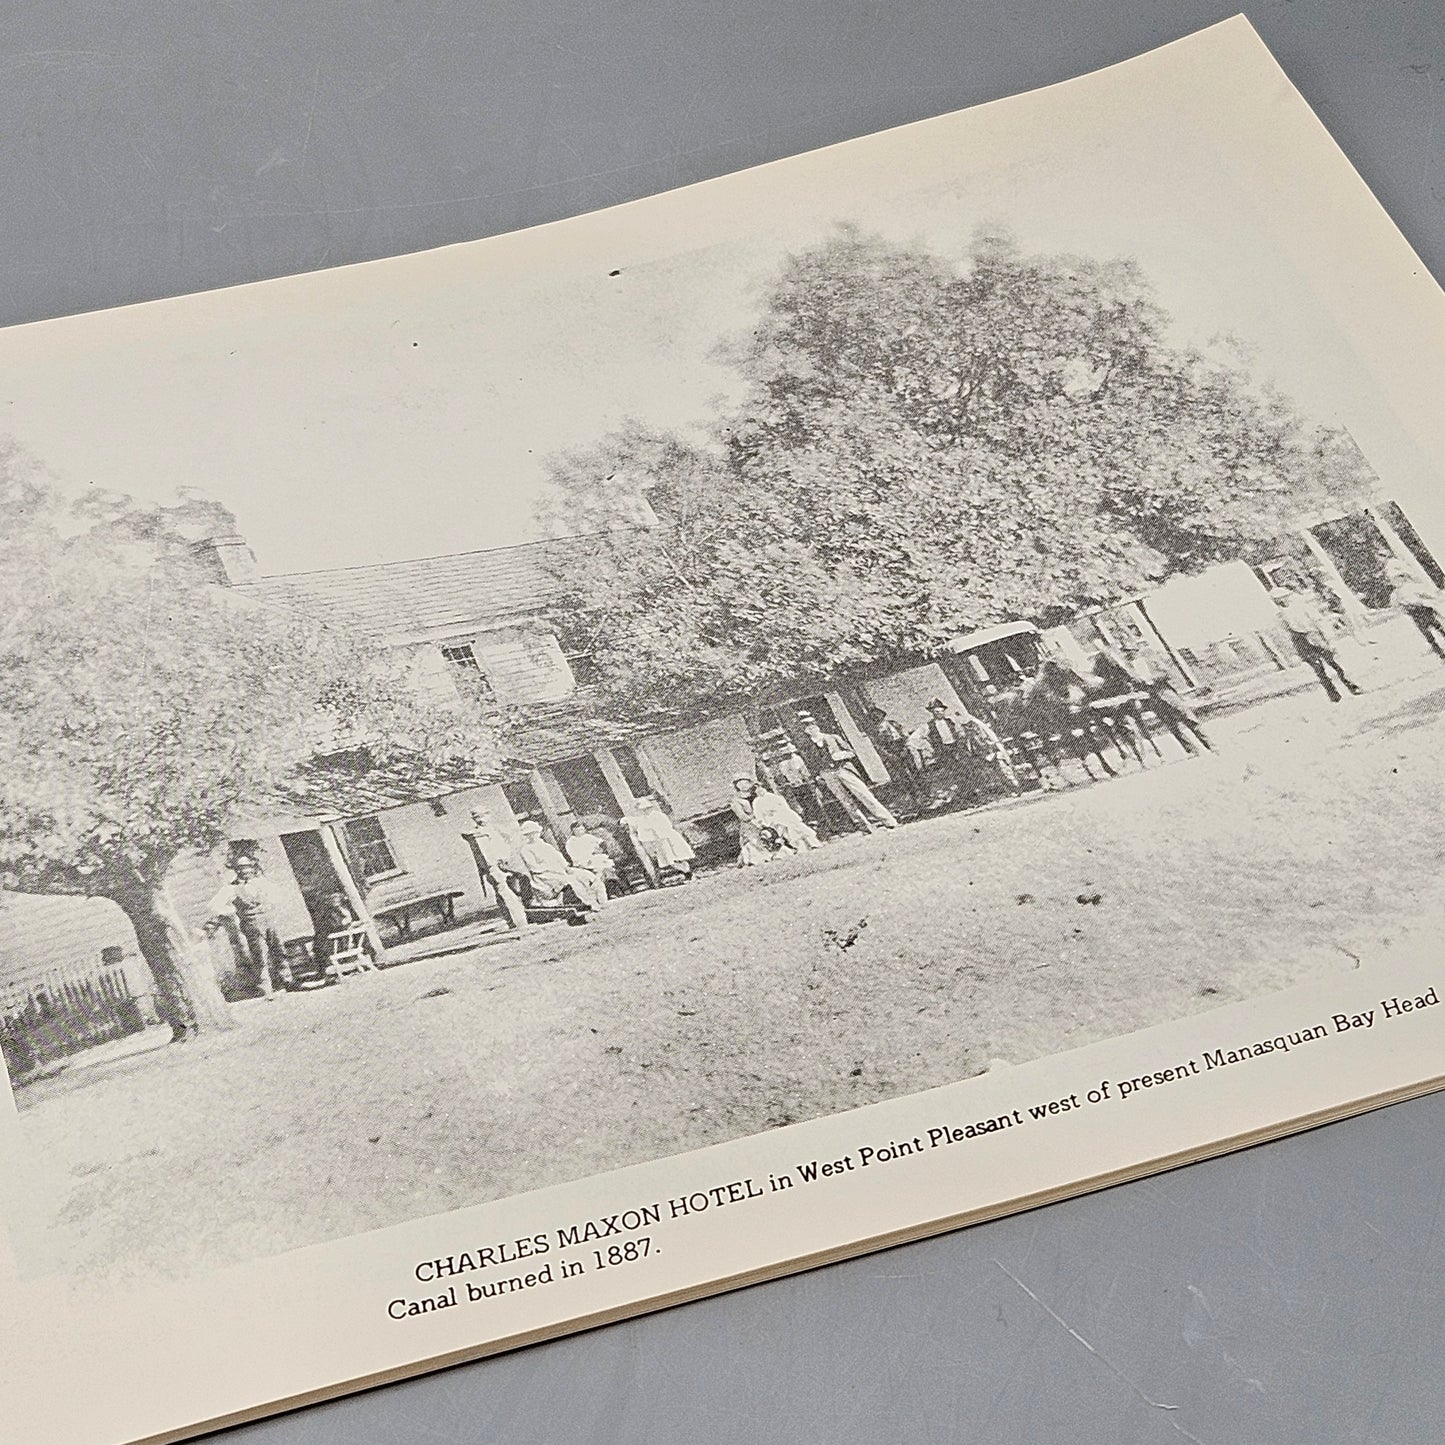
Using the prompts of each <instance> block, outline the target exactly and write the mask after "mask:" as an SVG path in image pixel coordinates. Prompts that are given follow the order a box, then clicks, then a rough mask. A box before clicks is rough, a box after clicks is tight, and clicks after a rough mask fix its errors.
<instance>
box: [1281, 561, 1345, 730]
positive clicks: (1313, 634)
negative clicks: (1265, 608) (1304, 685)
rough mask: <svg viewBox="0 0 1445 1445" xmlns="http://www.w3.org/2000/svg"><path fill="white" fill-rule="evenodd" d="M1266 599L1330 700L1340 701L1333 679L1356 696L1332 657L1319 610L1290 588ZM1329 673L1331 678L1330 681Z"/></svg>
mask: <svg viewBox="0 0 1445 1445" xmlns="http://www.w3.org/2000/svg"><path fill="white" fill-rule="evenodd" d="M1269 595H1270V597H1271V598H1272V599H1273V600H1274V605H1275V606H1276V607H1278V608H1279V615H1280V620H1281V621H1282V622H1283V623H1284V625H1285V627H1286V629H1287V630H1288V632H1289V636H1290V641H1291V642H1292V643H1294V650H1295V651H1296V652H1297V653H1299V655H1300V657H1301V658H1302V659H1303V660H1304V661H1305V662H1307V663H1308V664H1309V665H1310V667H1311V669H1312V670H1313V671H1314V675H1315V676H1316V677H1317V678H1318V679H1319V682H1320V686H1321V687H1322V688H1324V690H1325V694H1326V696H1327V697H1328V698H1329V700H1330V701H1331V702H1339V700H1340V689H1339V687H1337V686H1336V685H1335V679H1336V678H1338V680H1339V682H1340V684H1341V685H1342V686H1343V687H1344V689H1345V691H1346V692H1348V693H1350V694H1352V695H1358V694H1359V692H1360V688H1359V687H1358V686H1357V685H1356V684H1355V683H1353V682H1351V681H1350V679H1349V678H1348V677H1346V676H1345V670H1344V668H1343V667H1342V666H1341V665H1340V659H1339V657H1338V656H1337V655H1336V653H1335V648H1334V643H1333V642H1332V641H1331V640H1330V635H1329V633H1328V632H1327V631H1326V630H1325V622H1324V618H1323V617H1322V616H1321V614H1320V610H1319V607H1318V606H1317V605H1316V604H1315V603H1314V602H1312V601H1311V600H1310V599H1309V598H1308V597H1306V596H1304V594H1303V593H1300V592H1296V591H1294V590H1293V589H1291V588H1289V587H1276V588H1274V589H1273V590H1272V591H1271V592H1270V594H1269ZM1331 673H1333V674H1334V676H1333V677H1332V676H1331Z"/></svg>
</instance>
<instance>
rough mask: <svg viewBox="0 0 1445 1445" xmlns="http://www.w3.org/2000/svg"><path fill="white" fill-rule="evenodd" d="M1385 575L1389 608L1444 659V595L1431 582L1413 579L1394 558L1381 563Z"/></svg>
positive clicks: (1406, 565) (1406, 568)
mask: <svg viewBox="0 0 1445 1445" xmlns="http://www.w3.org/2000/svg"><path fill="white" fill-rule="evenodd" d="M1385 576H1386V578H1387V579H1388V581H1389V583H1390V606H1391V607H1393V608H1395V609H1396V611H1398V612H1403V613H1404V614H1405V616H1406V617H1408V618H1409V619H1410V621H1411V622H1413V623H1414V624H1415V626H1416V627H1418V628H1419V629H1420V635H1421V636H1422V637H1423V638H1424V639H1425V641H1426V642H1428V643H1429V644H1430V647H1431V650H1432V651H1433V652H1434V653H1435V655H1436V656H1437V657H1439V658H1442V659H1445V646H1442V645H1441V642H1442V639H1445V621H1442V620H1441V613H1442V611H1445V592H1441V591H1440V589H1439V588H1438V587H1436V586H1435V585H1434V584H1433V583H1431V582H1428V581H1426V580H1425V578H1423V577H1420V576H1417V575H1416V574H1415V573H1414V572H1413V571H1411V569H1410V567H1409V565H1408V564H1407V563H1405V562H1402V561H1401V560H1400V559H1399V558H1398V557H1396V558H1395V559H1393V560H1392V561H1390V562H1387V563H1386V564H1385Z"/></svg>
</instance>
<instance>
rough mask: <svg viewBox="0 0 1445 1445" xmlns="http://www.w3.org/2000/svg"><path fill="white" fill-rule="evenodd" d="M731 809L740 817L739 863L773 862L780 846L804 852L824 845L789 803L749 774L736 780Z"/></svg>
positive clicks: (740, 864) (751, 864) (740, 775)
mask: <svg viewBox="0 0 1445 1445" xmlns="http://www.w3.org/2000/svg"><path fill="white" fill-rule="evenodd" d="M733 794H734V797H733V799H732V810H733V813H734V815H735V816H736V818H737V820H738V866H739V867H740V868H748V867H751V866H753V865H754V864H757V863H770V862H771V861H772V860H773V859H774V858H775V857H776V856H777V854H778V852H779V850H780V849H783V848H786V849H787V850H788V851H789V852H790V853H801V852H803V851H804V850H805V849H813V848H821V847H822V846H823V844H822V842H821V840H820V839H819V837H818V835H817V834H816V833H815V832H814V831H813V830H812V829H811V828H810V827H809V826H808V825H807V824H806V823H805V822H804V821H803V820H802V818H800V817H799V816H798V814H797V813H795V812H794V811H793V809H792V808H790V807H789V806H788V804H787V802H786V801H785V800H784V799H783V798H780V797H779V796H778V795H777V794H776V793H774V792H770V791H769V790H768V789H767V788H762V787H759V786H758V784H757V781H756V780H755V779H754V778H752V777H750V776H749V775H748V774H747V773H739V774H738V776H737V777H736V778H734V779H733Z"/></svg>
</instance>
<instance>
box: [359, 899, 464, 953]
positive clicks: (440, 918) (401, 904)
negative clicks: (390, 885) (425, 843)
mask: <svg viewBox="0 0 1445 1445" xmlns="http://www.w3.org/2000/svg"><path fill="white" fill-rule="evenodd" d="M463 893H464V890H463V889H460V888H438V889H436V890H435V891H434V892H431V893H411V894H408V895H407V896H406V897H404V898H393V899H392V900H391V902H389V903H383V904H381V906H380V907H377V908H373V909H372V910H371V915H372V917H373V918H375V919H376V921H377V923H378V924H379V923H381V922H382V920H383V919H384V920H385V921H386V922H387V923H389V924H391V925H392V927H394V928H395V929H396V932H397V936H398V937H399V938H400V939H401V940H402V941H403V942H406V941H407V940H408V939H410V937H411V930H412V924H413V923H414V922H415V920H416V915H417V914H419V913H426V912H428V911H429V910H431V909H435V910H436V916H437V922H438V924H439V925H440V926H441V927H443V928H449V927H451V925H452V924H453V923H455V922H456V917H457V899H458V898H461V897H462V896H463Z"/></svg>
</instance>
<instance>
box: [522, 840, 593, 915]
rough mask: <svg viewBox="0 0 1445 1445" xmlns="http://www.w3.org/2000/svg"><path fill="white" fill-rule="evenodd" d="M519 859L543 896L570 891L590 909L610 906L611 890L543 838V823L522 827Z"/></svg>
mask: <svg viewBox="0 0 1445 1445" xmlns="http://www.w3.org/2000/svg"><path fill="white" fill-rule="evenodd" d="M517 856H518V860H519V861H520V862H521V864H522V866H523V867H524V868H525V869H526V870H527V873H528V874H529V876H530V877H531V879H532V883H533V884H534V886H535V887H536V888H537V889H538V891H539V892H541V893H544V894H545V893H550V894H558V893H561V892H562V890H563V889H564V888H570V889H571V890H572V892H573V893H575V894H576V895H577V898H578V900H579V901H580V902H581V903H582V905H583V906H584V907H586V908H605V907H606V906H607V887H606V885H605V884H604V883H603V881H602V879H601V878H599V877H598V875H597V874H595V873H589V872H588V871H587V870H586V869H584V868H574V867H573V866H572V865H571V864H570V863H569V862H568V861H567V859H566V858H565V857H564V856H563V855H562V853H561V851H560V850H559V849H557V848H554V847H553V846H552V845H551V844H550V843H549V842H547V840H546V839H545V838H544V837H543V836H542V825H541V824H540V823H538V822H534V821H530V820H529V821H528V822H526V823H523V824H522V846H521V848H519V849H518V851H517Z"/></svg>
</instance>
